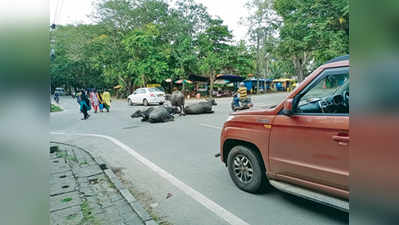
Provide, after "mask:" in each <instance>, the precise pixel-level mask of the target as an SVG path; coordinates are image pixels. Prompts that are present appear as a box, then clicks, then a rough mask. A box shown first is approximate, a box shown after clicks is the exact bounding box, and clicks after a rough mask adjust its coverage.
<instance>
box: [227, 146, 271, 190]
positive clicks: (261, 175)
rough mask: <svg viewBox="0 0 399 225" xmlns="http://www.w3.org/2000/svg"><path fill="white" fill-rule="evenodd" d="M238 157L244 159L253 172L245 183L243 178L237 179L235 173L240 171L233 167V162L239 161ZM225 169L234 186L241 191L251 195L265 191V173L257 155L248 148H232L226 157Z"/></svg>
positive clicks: (237, 176)
mask: <svg viewBox="0 0 399 225" xmlns="http://www.w3.org/2000/svg"><path fill="white" fill-rule="evenodd" d="M240 157H245V158H246V159H247V160H248V161H249V165H250V167H251V168H252V171H253V172H252V176H251V179H248V180H246V182H245V178H244V177H241V178H239V175H237V173H239V172H240V169H237V166H234V161H235V160H236V162H237V160H238V161H240ZM247 165H248V163H247ZM227 167H228V170H229V174H230V177H231V179H232V180H233V182H234V184H235V185H236V186H237V187H238V188H240V189H241V190H244V191H246V192H251V193H259V192H261V191H262V190H264V189H265V185H266V184H267V178H266V175H265V172H266V171H265V168H264V165H263V162H262V159H260V156H258V154H256V153H255V152H253V151H252V150H251V149H249V148H248V147H246V146H243V145H237V146H234V147H233V148H232V149H231V151H230V153H229V155H228V158H227ZM234 167H235V168H234ZM247 169H248V168H247ZM235 171H238V172H235ZM241 174H242V171H241ZM243 180H244V181H243Z"/></svg>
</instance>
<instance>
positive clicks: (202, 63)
mask: <svg viewBox="0 0 399 225" xmlns="http://www.w3.org/2000/svg"><path fill="white" fill-rule="evenodd" d="M232 37H233V36H232V34H231V31H229V29H228V27H227V26H225V25H223V21H222V20H221V19H212V20H211V21H210V25H209V27H208V28H207V29H206V30H205V32H204V33H202V34H200V35H199V38H198V50H199V61H198V63H199V69H200V71H202V72H203V73H205V74H206V75H207V76H208V77H209V80H210V90H209V91H210V95H212V93H213V86H214V81H215V78H216V74H217V73H218V72H220V71H222V70H223V69H224V68H225V67H226V65H228V63H229V61H228V57H227V56H228V51H229V47H230V46H229V44H231V39H232Z"/></svg>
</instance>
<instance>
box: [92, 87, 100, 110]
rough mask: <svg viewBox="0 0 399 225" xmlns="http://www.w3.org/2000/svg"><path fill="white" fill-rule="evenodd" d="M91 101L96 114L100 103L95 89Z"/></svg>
mask: <svg viewBox="0 0 399 225" xmlns="http://www.w3.org/2000/svg"><path fill="white" fill-rule="evenodd" d="M90 101H91V105H92V106H93V109H94V113H97V111H98V104H99V101H98V98H97V91H96V90H95V89H94V90H92V91H91V92H90Z"/></svg>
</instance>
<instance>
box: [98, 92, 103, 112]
mask: <svg viewBox="0 0 399 225" xmlns="http://www.w3.org/2000/svg"><path fill="white" fill-rule="evenodd" d="M97 98H98V103H99V104H98V106H99V108H100V112H103V111H104V100H103V97H102V93H101V90H100V91H99V92H97Z"/></svg>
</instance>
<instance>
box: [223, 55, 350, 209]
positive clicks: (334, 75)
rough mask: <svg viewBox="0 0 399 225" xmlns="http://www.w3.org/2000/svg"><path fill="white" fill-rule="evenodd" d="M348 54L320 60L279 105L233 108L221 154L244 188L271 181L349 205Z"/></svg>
mask: <svg viewBox="0 0 399 225" xmlns="http://www.w3.org/2000/svg"><path fill="white" fill-rule="evenodd" d="M349 70H350V66H349V56H342V57H338V58H335V59H333V60H331V61H329V62H327V63H326V64H324V65H322V66H320V67H319V68H318V69H316V70H315V71H314V72H313V73H312V74H310V75H309V76H308V77H307V78H306V79H305V80H304V81H303V82H301V83H300V84H299V85H298V86H297V87H296V88H295V89H294V90H293V91H292V92H291V93H290V94H289V96H288V97H287V98H286V99H285V100H284V101H283V102H281V103H280V104H279V105H277V106H275V107H274V108H270V109H263V110H248V111H242V112H236V113H233V114H232V115H231V116H230V117H229V118H228V119H227V121H226V122H225V123H224V126H223V130H222V134H221V142H220V143H221V146H220V153H221V160H222V161H223V162H224V163H225V164H226V166H227V167H228V170H229V173H230V176H231V178H232V180H233V182H234V183H235V184H236V185H237V186H238V187H239V188H240V189H242V190H244V191H248V192H259V191H261V190H263V189H264V188H265V187H267V186H268V185H272V186H274V187H275V188H277V189H280V190H282V191H285V192H288V193H291V194H295V195H297V196H301V197H305V198H307V199H311V200H314V201H318V202H320V203H323V204H327V205H330V206H333V207H335V208H338V209H341V210H344V211H347V210H349V202H348V198H349V184H348V178H349V148H348V145H349V82H350V79H349Z"/></svg>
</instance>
